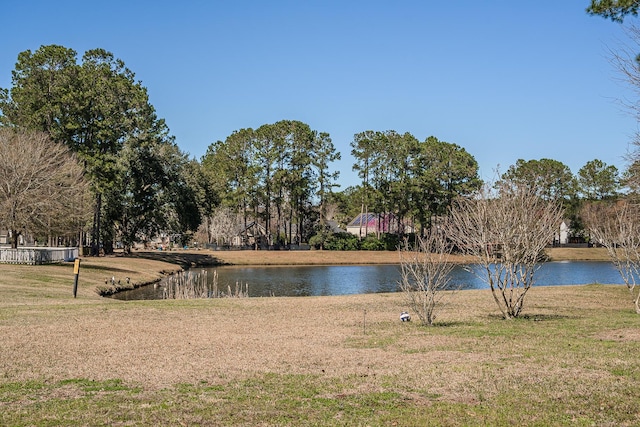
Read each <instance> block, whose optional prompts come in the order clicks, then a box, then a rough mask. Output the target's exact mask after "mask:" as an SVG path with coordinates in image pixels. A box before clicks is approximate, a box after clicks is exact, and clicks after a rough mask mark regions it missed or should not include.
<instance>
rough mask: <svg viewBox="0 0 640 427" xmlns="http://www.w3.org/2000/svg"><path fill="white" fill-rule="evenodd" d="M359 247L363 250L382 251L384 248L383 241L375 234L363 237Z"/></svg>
mask: <svg viewBox="0 0 640 427" xmlns="http://www.w3.org/2000/svg"><path fill="white" fill-rule="evenodd" d="M360 247H361V248H362V249H363V250H365V251H382V250H384V242H383V241H382V240H380V239H378V238H377V237H376V236H375V235H373V234H370V235H368V236H367V237H365V238H364V240H363V241H362V243H361V244H360Z"/></svg>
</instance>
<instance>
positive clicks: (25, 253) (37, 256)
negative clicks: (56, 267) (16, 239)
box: [0, 248, 78, 265]
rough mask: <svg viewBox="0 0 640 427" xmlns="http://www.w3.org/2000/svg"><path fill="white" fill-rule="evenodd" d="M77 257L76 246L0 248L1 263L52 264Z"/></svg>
mask: <svg viewBox="0 0 640 427" xmlns="http://www.w3.org/2000/svg"><path fill="white" fill-rule="evenodd" d="M77 257H78V248H18V249H8V248H0V263H3V264H31V265H34V264H54V263H57V262H69V261H73V260H74V259H76V258H77Z"/></svg>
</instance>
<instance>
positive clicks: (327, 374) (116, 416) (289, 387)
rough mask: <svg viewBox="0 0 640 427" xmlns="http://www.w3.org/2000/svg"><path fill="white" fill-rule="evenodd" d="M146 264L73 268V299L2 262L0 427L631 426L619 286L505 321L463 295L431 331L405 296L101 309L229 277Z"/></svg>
mask: <svg viewBox="0 0 640 427" xmlns="http://www.w3.org/2000/svg"><path fill="white" fill-rule="evenodd" d="M152 255H153V254H137V256H136V257H135V258H121V257H115V258H111V259H108V258H101V259H95V260H92V259H84V260H83V261H82V264H81V265H82V266H81V273H80V278H81V280H80V284H81V286H80V292H79V294H78V298H76V299H73V298H72V297H71V286H72V283H73V274H72V270H73V268H72V266H70V265H63V266H44V267H24V268H21V267H20V266H3V265H0V336H1V337H2V346H0V425H8V426H20V425H41V426H46V425H92V426H95V425H247V426H249V425H292V426H293V425H295V426H298V425H336V426H338V425H339V426H342V425H372V426H377V425H398V426H400V425H402V426H412V425H414V426H424V425H447V426H450V425H453V426H455V425H465V426H467V425H516V424H517V425H584V426H587V425H640V416H639V414H640V390H639V388H638V387H637V384H638V381H639V380H640V364H638V362H637V356H638V353H639V350H640V332H639V331H640V328H639V326H640V316H637V315H635V314H634V312H633V308H632V305H631V302H630V300H629V296H628V293H627V291H626V289H624V288H623V287H620V286H606V285H589V286H575V287H574V286H565V287H555V288H553V287H542V288H534V289H532V291H531V293H530V295H529V297H528V299H527V303H528V304H527V307H526V308H525V310H524V314H525V316H524V318H522V319H518V320H515V321H504V320H500V318H499V316H498V313H497V310H496V308H495V303H494V302H493V300H492V297H491V295H490V293H488V292H487V291H464V292H459V293H457V294H455V295H454V296H453V297H452V298H451V299H450V300H449V301H450V304H449V306H448V307H447V308H446V310H445V311H443V312H442V313H441V315H440V317H439V318H438V319H437V320H436V321H437V326H436V327H433V328H425V327H421V326H420V325H419V324H418V323H416V322H411V323H401V322H400V321H399V320H398V315H399V313H400V312H401V311H402V310H404V309H405V308H406V306H405V304H404V302H403V299H402V295H400V294H374V295H350V296H337V297H305V298H280V297H278V298H250V299H216V300H196V301H131V302H123V301H116V300H112V299H105V298H100V297H98V296H97V294H96V293H95V286H96V284H95V282H104V279H105V278H106V277H111V276H114V277H116V278H120V277H131V278H133V279H134V280H140V281H145V280H153V279H154V278H156V277H158V276H160V275H161V273H160V271H163V270H164V271H171V270H175V269H179V268H180V266H179V265H177V264H174V262H180V263H181V264H182V265H187V264H189V263H193V262H211V259H209V257H210V256H211V257H214V258H216V261H217V262H220V261H225V262H230V261H229V258H227V259H226V260H225V259H224V255H223V254H218V253H211V254H207V258H201V259H200V260H199V261H198V259H195V258H192V257H191V256H190V255H188V254H185V253H182V254H175V255H173V256H175V257H181V258H180V260H172V259H169V258H168V257H169V256H170V255H168V254H163V256H164V258H163V259H160V260H158V259H150V258H155V255H153V256H152ZM252 255H253V257H258V256H262V254H259V255H258V254H255V253H254V254H252ZM195 256H202V254H201V253H200V254H195ZM254 260H255V258H254ZM269 262H271V261H269ZM300 262H302V261H301V260H300ZM308 262H309V260H305V263H308ZM380 262H381V261H380ZM255 263H258V262H255Z"/></svg>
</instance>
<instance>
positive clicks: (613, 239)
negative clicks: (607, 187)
mask: <svg viewBox="0 0 640 427" xmlns="http://www.w3.org/2000/svg"><path fill="white" fill-rule="evenodd" d="M582 216H583V218H584V222H585V225H586V226H587V227H588V228H589V231H590V232H591V236H592V238H593V240H595V241H596V242H597V243H599V244H601V245H602V246H604V247H605V248H607V252H608V253H609V256H610V257H611V260H612V262H613V264H614V265H615V267H616V269H617V270H618V272H619V273H620V276H621V277H622V280H623V281H624V283H625V285H626V286H627V289H629V293H630V294H631V298H632V299H633V303H634V305H635V310H636V313H637V314H640V286H637V285H638V284H637V283H636V281H637V280H638V279H639V278H640V204H638V202H637V201H632V200H621V201H618V202H615V203H602V202H601V203H592V204H590V205H588V206H585V207H584V208H583V212H582Z"/></svg>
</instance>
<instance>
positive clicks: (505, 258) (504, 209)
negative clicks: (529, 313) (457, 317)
mask: <svg viewBox="0 0 640 427" xmlns="http://www.w3.org/2000/svg"><path fill="white" fill-rule="evenodd" d="M491 188H492V187H490V186H488V185H487V186H485V187H484V188H483V189H482V190H481V191H480V192H479V193H478V194H477V196H476V197H473V198H458V199H456V201H455V202H454V204H453V206H452V209H451V218H450V219H451V221H450V222H449V236H450V238H451V239H452V240H453V242H454V243H455V244H456V246H457V247H458V248H459V249H460V250H462V251H463V252H465V253H466V254H468V255H471V256H472V258H473V259H474V260H475V264H472V265H471V266H470V267H469V270H470V271H471V272H472V273H474V274H475V275H476V276H478V277H479V278H480V279H481V280H483V281H485V282H486V283H487V284H488V285H489V288H490V289H491V292H492V295H493V298H494V300H495V302H496V304H497V305H498V307H499V308H500V311H501V312H502V315H503V317H504V318H505V319H511V318H514V317H518V316H519V315H520V314H521V312H522V309H523V307H524V300H525V296H526V294H527V292H528V291H529V289H530V288H531V287H532V286H533V284H534V273H535V272H536V270H537V269H538V268H539V267H540V265H541V264H540V263H541V262H542V261H543V257H544V248H545V246H547V245H548V244H549V243H550V242H551V241H552V239H553V237H554V235H555V233H556V227H557V226H559V224H560V221H561V220H562V216H563V211H562V208H561V207H560V204H559V203H557V202H556V201H554V200H545V199H542V198H540V197H538V196H537V195H536V194H535V189H533V188H531V186H519V185H514V183H505V182H502V183H501V184H499V185H498V186H497V187H494V188H495V189H494V190H492V189H491Z"/></svg>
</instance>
